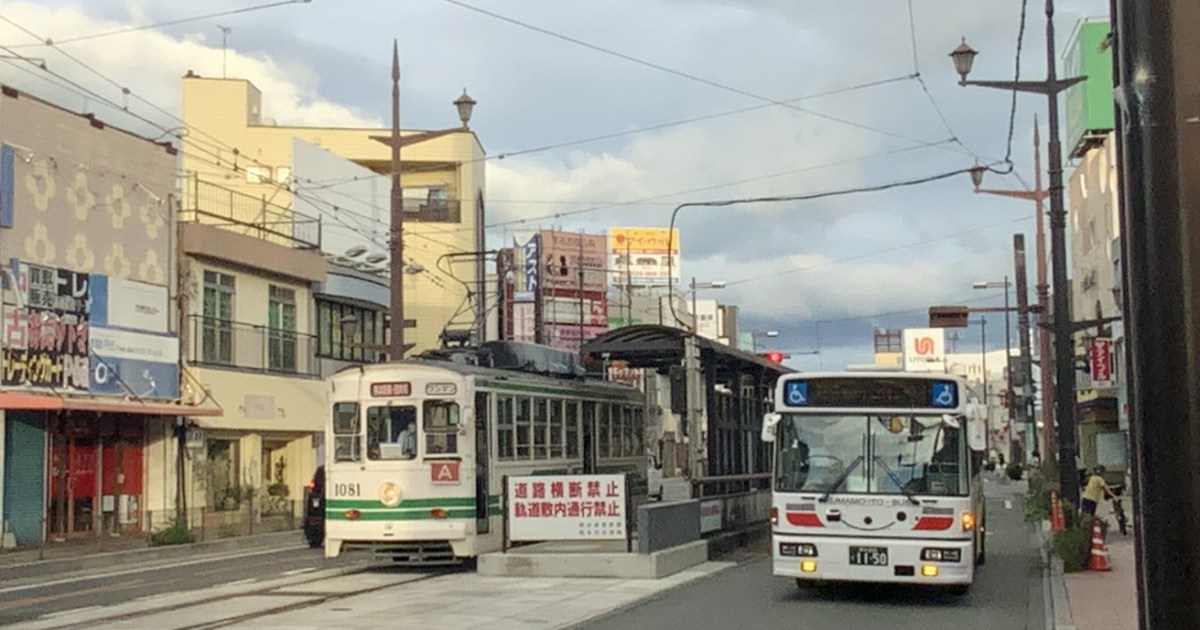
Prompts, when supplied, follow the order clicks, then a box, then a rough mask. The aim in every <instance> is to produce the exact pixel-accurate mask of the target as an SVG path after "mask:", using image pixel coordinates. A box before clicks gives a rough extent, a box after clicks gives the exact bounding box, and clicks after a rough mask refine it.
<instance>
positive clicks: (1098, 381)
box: [1088, 337, 1113, 389]
mask: <svg viewBox="0 0 1200 630" xmlns="http://www.w3.org/2000/svg"><path fill="white" fill-rule="evenodd" d="M1088 354H1089V357H1088V363H1089V364H1090V366H1089V367H1090V369H1091V375H1092V389H1112V387H1113V375H1112V365H1113V363H1112V339H1108V338H1106V337H1097V338H1095V339H1093V340H1092V350H1091V352H1089V353H1088Z"/></svg>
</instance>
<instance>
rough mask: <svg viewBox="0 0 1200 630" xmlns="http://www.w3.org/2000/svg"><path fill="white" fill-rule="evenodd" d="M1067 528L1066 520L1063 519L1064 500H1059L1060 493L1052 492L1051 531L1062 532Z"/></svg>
mask: <svg viewBox="0 0 1200 630" xmlns="http://www.w3.org/2000/svg"><path fill="white" fill-rule="evenodd" d="M1066 528H1067V524H1066V522H1065V519H1063V511H1062V499H1060V498H1058V492H1054V491H1052V492H1050V529H1051V530H1053V531H1056V532H1061V531H1062V530H1064V529H1066Z"/></svg>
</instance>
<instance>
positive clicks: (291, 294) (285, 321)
mask: <svg viewBox="0 0 1200 630" xmlns="http://www.w3.org/2000/svg"><path fill="white" fill-rule="evenodd" d="M269 298H270V299H269V301H268V304H267V328H268V329H269V334H268V338H267V344H268V345H267V360H268V361H269V363H268V367H269V368H270V369H272V370H278V371H281V372H295V371H296V290H295V289H288V288H285V287H278V286H275V285H271V287H270V290H269Z"/></svg>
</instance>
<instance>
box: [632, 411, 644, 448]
mask: <svg viewBox="0 0 1200 630" xmlns="http://www.w3.org/2000/svg"><path fill="white" fill-rule="evenodd" d="M633 427H634V428H633V455H635V456H637V457H641V456H643V455H645V454H646V410H645V409H643V408H641V407H634V408H633Z"/></svg>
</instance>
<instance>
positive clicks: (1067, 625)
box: [1038, 521, 1076, 630]
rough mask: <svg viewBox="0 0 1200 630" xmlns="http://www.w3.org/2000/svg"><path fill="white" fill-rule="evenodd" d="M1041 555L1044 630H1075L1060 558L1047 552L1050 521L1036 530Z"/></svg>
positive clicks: (1044, 522) (1043, 522) (1043, 523)
mask: <svg viewBox="0 0 1200 630" xmlns="http://www.w3.org/2000/svg"><path fill="white" fill-rule="evenodd" d="M1038 539H1039V540H1040V541H1041V543H1042V544H1041V545H1039V546H1038V550H1039V552H1040V553H1041V555H1042V597H1043V599H1044V601H1045V604H1044V608H1045V611H1046V630H1076V628H1075V620H1074V618H1073V617H1072V616H1071V600H1070V598H1069V597H1068V594H1067V580H1066V576H1065V574H1064V573H1063V562H1062V558H1059V557H1056V556H1051V555H1050V553H1049V552H1048V551H1047V549H1046V548H1047V546H1048V544H1049V542H1050V521H1042V523H1041V527H1040V529H1039V530H1038Z"/></svg>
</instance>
